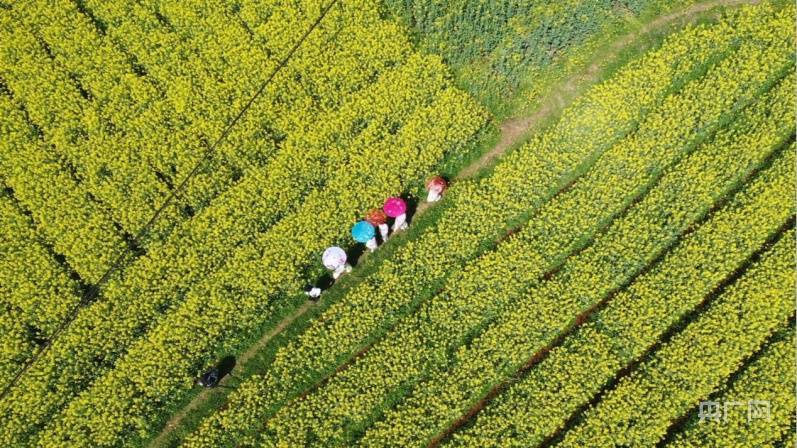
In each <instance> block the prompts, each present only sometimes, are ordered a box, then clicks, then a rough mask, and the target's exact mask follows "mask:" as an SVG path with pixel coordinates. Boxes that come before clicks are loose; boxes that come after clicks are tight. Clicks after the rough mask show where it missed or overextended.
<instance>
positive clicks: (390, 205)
mask: <svg viewBox="0 0 797 448" xmlns="http://www.w3.org/2000/svg"><path fill="white" fill-rule="evenodd" d="M382 210H384V211H385V214H386V215H387V216H389V217H391V218H395V221H393V232H396V231H399V230H404V229H406V228H407V203H406V202H404V199H401V198H398V197H392V198H387V199H386V200H385V205H384V206H383V207H382Z"/></svg>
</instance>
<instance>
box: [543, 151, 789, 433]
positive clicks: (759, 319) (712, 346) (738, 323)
mask: <svg viewBox="0 0 797 448" xmlns="http://www.w3.org/2000/svg"><path fill="white" fill-rule="evenodd" d="M793 161H794V160H793V159H792V162H793ZM791 172H793V170H791ZM795 243H797V241H795V238H794V231H790V232H789V233H788V235H787V236H786V237H784V238H783V239H781V240H780V241H779V242H778V244H776V245H775V247H773V249H772V251H770V252H768V253H767V254H766V256H765V257H764V258H763V259H762V260H761V262H759V263H756V264H755V265H754V266H753V267H752V268H751V269H750V272H748V273H747V274H746V275H745V276H744V277H742V278H741V279H740V281H739V282H738V283H735V284H734V285H733V286H732V287H731V288H729V289H728V290H727V291H726V292H724V293H723V294H722V295H721V296H720V297H719V298H718V300H717V301H716V302H715V303H712V305H711V307H710V309H708V310H707V311H706V312H704V313H702V314H700V316H699V317H698V318H697V319H696V320H694V321H693V322H690V323H689V325H687V326H686V328H685V329H684V330H683V331H681V332H680V333H678V334H677V335H676V336H674V337H673V338H672V340H671V341H669V342H667V343H666V344H664V345H663V346H662V347H660V348H658V349H657V350H656V351H655V352H654V353H653V354H652V355H651V356H650V357H649V358H647V359H645V361H644V362H643V363H642V364H641V365H640V366H639V367H638V368H637V369H635V370H634V371H633V372H632V373H631V374H630V375H629V376H627V377H623V378H622V379H620V380H619V381H618V383H617V384H616V385H615V387H614V388H612V389H611V390H609V391H608V392H607V393H606V394H605V395H604V396H602V397H601V400H600V401H599V402H598V403H597V404H596V405H594V406H592V407H591V408H590V409H588V410H587V411H585V413H584V416H583V417H584V419H583V420H582V421H581V422H580V423H579V424H578V425H576V426H575V427H573V428H572V429H570V430H569V431H568V432H567V433H566V434H565V437H564V439H563V440H562V443H560V444H558V446H563V447H571V446H572V447H583V446H601V447H604V446H605V447H610V446H643V445H644V446H650V445H654V444H655V443H658V442H659V441H660V440H661V439H662V438H663V437H664V435H665V434H666V433H667V429H668V428H669V426H670V424H671V422H672V421H673V420H675V419H677V418H678V417H680V416H682V415H684V413H686V412H687V411H689V410H691V409H693V408H694V407H695V405H696V404H698V402H700V401H701V400H703V399H706V398H708V396H709V394H710V393H711V392H712V391H713V390H714V389H716V388H718V387H720V386H721V385H722V384H724V383H725V381H726V380H727V379H728V377H730V375H731V374H733V372H735V371H736V370H737V369H738V368H739V367H740V366H741V365H742V363H744V361H745V360H746V359H747V358H748V357H749V356H751V355H752V354H753V353H755V352H756V351H758V349H759V348H760V347H761V345H762V344H763V343H765V342H766V340H767V339H768V338H769V337H770V336H771V335H772V334H773V333H774V332H775V331H777V329H778V328H779V327H781V326H785V325H786V322H787V321H788V319H789V317H790V316H792V315H793V314H794V294H795V288H794V271H795V267H797V266H795V262H794V261H795V260H794V246H795ZM748 430H749V428H748ZM770 435H772V434H770ZM774 435H776V436H778V437H776V438H777V439H779V438H780V437H779V436H780V434H779V432H778V433H775V434H774Z"/></svg>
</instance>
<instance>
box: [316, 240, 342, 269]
mask: <svg viewBox="0 0 797 448" xmlns="http://www.w3.org/2000/svg"><path fill="white" fill-rule="evenodd" d="M321 261H322V262H323V263H324V267H326V268H327V269H329V270H330V271H334V270H335V269H337V268H339V267H340V266H343V265H344V264H346V251H345V250H343V249H341V248H340V247H337V246H332V247H329V248H327V250H325V251H324V255H322V256H321Z"/></svg>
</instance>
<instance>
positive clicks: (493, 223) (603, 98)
mask: <svg viewBox="0 0 797 448" xmlns="http://www.w3.org/2000/svg"><path fill="white" fill-rule="evenodd" d="M717 31H720V30H719V29H718V30H717ZM687 34H688V35H689V36H690V38H683V39H681V40H679V39H672V40H671V41H670V42H669V43H668V44H667V45H665V47H664V48H663V49H662V50H660V51H658V52H655V53H654V54H652V55H651V56H650V57H648V58H645V59H644V60H643V61H642V62H639V63H634V64H632V65H631V66H630V67H629V68H628V69H626V70H625V71H624V72H623V73H622V74H621V75H619V76H618V77H617V78H616V79H615V80H614V81H613V82H611V83H607V84H604V85H601V86H598V87H596V88H595V89H594V90H593V91H592V93H591V94H590V95H588V96H587V97H585V98H584V99H582V100H580V101H579V102H578V103H576V104H575V105H574V106H572V107H571V108H570V109H568V110H567V111H566V112H565V114H564V118H563V119H562V121H561V122H560V124H559V125H558V126H556V127H555V128H553V129H552V130H551V131H550V132H549V133H547V134H546V135H545V136H544V137H542V138H538V139H537V140H535V142H534V143H532V144H530V145H528V146H526V147H524V148H522V149H520V150H518V151H516V152H515V153H513V154H512V155H510V156H508V157H506V158H505V159H504V161H502V163H500V164H499V166H498V167H497V168H496V170H495V172H494V174H493V175H492V176H490V177H488V178H485V179H484V180H481V181H476V182H462V183H459V184H457V185H455V186H454V187H453V188H452V189H451V190H450V191H449V194H448V195H447V199H446V201H447V202H448V204H447V207H446V210H445V211H444V212H443V214H442V216H441V218H440V219H439V220H438V221H437V224H436V225H435V226H434V227H432V228H431V230H429V231H427V233H425V234H423V235H421V237H420V238H419V239H417V240H414V241H410V242H408V243H407V245H406V246H404V247H402V248H401V249H399V251H398V253H397V255H396V257H395V259H393V260H389V261H387V262H386V263H385V264H384V265H383V266H382V267H381V268H380V270H379V271H378V272H376V273H375V274H374V275H372V276H371V277H369V278H368V279H366V281H365V282H363V283H361V284H360V285H357V286H356V287H355V289H353V290H352V291H351V292H350V293H349V294H347V295H346V296H345V297H344V299H343V301H341V302H339V303H336V304H333V305H331V306H330V308H329V309H328V310H327V311H326V312H325V313H323V314H322V315H321V316H320V317H319V318H318V319H317V320H316V321H314V323H312V324H311V326H310V327H309V329H308V330H307V331H306V332H305V333H303V334H301V335H299V336H298V337H297V338H296V339H295V340H294V341H292V342H291V343H290V344H288V345H287V346H286V347H284V348H283V349H281V350H280V351H279V352H278V353H277V355H276V358H275V360H274V362H273V363H272V364H271V366H270V368H269V370H268V371H266V372H265V375H263V376H255V377H253V378H252V379H251V380H249V381H247V382H246V383H245V384H244V385H243V386H242V387H241V389H240V391H239V392H237V393H234V394H233V395H232V397H231V402H230V406H229V407H228V409H226V410H224V411H222V412H220V413H217V414H215V415H214V416H213V417H211V419H209V420H208V421H207V422H205V423H204V424H203V426H202V427H201V428H200V429H199V430H198V431H197V433H196V434H195V435H194V436H192V437H191V440H190V441H189V444H191V445H194V446H218V445H220V444H224V443H230V442H231V441H232V440H235V439H236V438H238V437H239V436H241V435H243V434H246V433H249V432H251V431H252V430H255V429H257V428H258V426H259V425H260V424H262V421H263V419H265V418H266V417H268V415H269V414H270V413H272V412H273V411H274V410H275V409H276V408H277V407H279V406H280V405H281V404H282V403H284V402H285V401H286V400H287V399H290V398H291V397H292V396H295V395H296V394H297V393H299V392H300V391H301V390H302V388H303V387H307V386H308V385H310V384H312V382H313V381H315V380H316V379H317V378H319V376H321V375H324V374H325V373H326V372H330V371H331V370H334V368H335V366H337V365H338V364H339V363H340V362H341V361H342V360H345V359H346V358H347V357H348V356H350V354H351V353H354V352H356V351H357V350H358V348H359V347H362V346H363V345H364V344H367V342H368V341H369V339H372V338H374V337H376V336H375V335H378V334H379V332H383V331H385V329H386V328H387V327H388V326H389V325H390V324H391V322H392V321H393V320H395V318H396V317H397V316H399V315H400V313H402V312H403V311H404V310H406V309H407V307H409V306H411V304H412V303H413V302H417V301H419V300H422V299H423V298H424V297H425V296H426V297H428V296H429V295H430V294H431V293H432V292H433V291H434V289H435V288H436V287H437V286H438V285H440V284H441V283H442V281H443V280H444V279H445V278H446V276H447V275H448V274H450V273H451V272H453V271H456V270H457V268H459V267H460V266H461V264H462V263H463V262H465V261H466V260H467V259H469V258H472V257H473V256H475V255H476V254H477V253H478V252H479V250H480V246H482V245H485V244H489V242H490V241H491V240H492V239H493V238H495V236H496V235H498V234H499V233H500V232H501V230H502V227H503V225H504V223H508V222H510V221H517V220H523V219H524V214H526V213H528V212H529V210H532V209H534V208H535V207H537V206H539V204H541V203H542V202H543V201H545V200H546V199H547V198H549V197H550V196H551V195H552V194H553V193H554V192H555V191H556V190H558V189H560V188H561V187H562V186H564V185H565V184H567V183H568V182H570V181H571V180H572V179H574V178H575V177H576V176H577V174H579V171H580V170H582V169H583V168H584V167H587V166H589V164H591V163H592V162H593V161H594V160H595V158H597V156H598V154H600V152H602V151H603V150H605V149H607V148H608V147H609V146H611V145H612V144H614V143H615V142H616V141H617V140H619V139H620V138H621V137H622V135H623V134H625V133H627V132H629V131H630V130H631V129H632V128H633V127H634V125H635V122H636V120H637V119H638V117H639V115H642V114H644V113H645V111H647V110H648V109H650V108H652V107H655V105H656V104H657V103H659V102H661V101H662V98H663V97H664V96H666V94H667V93H668V92H669V91H670V90H671V89H673V88H674V87H673V82H674V81H673V80H676V81H675V82H677V81H678V80H679V79H687V78H688V77H689V76H690V75H691V76H694V75H693V72H694V71H695V70H696V67H695V66H700V65H701V64H707V63H708V61H710V60H711V59H712V58H716V57H717V50H716V48H717V47H718V46H719V47H721V48H725V46H727V44H728V42H729V41H730V40H731V38H732V37H731V36H733V32H732V31H731V27H729V26H725V27H723V29H722V30H721V32H713V31H711V30H708V29H707V28H705V27H701V28H697V29H693V30H691V31H690V32H688V33H687ZM580 164H581V165H582V166H579V165H580Z"/></svg>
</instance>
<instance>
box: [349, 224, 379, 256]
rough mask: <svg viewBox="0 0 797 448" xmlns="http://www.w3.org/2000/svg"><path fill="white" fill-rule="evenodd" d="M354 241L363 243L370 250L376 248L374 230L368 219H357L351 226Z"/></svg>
mask: <svg viewBox="0 0 797 448" xmlns="http://www.w3.org/2000/svg"><path fill="white" fill-rule="evenodd" d="M351 236H352V237H353V238H354V241H357V242H358V243H364V244H365V247H367V248H368V250H370V251H371V252H373V251H375V250H376V230H375V229H374V226H372V225H371V223H369V222H368V221H359V222H357V224H355V225H354V227H352V228H351Z"/></svg>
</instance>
